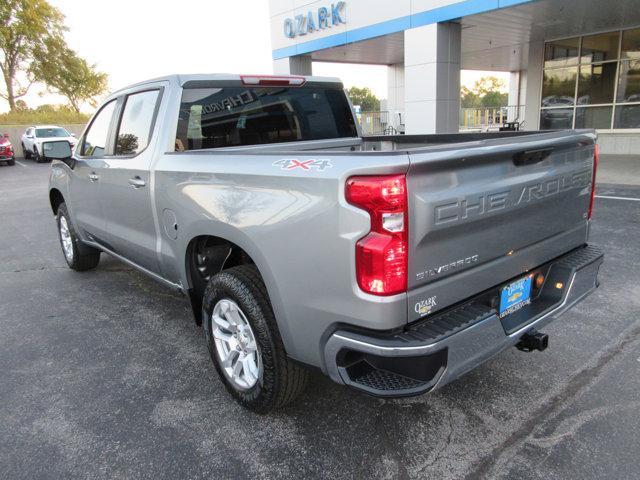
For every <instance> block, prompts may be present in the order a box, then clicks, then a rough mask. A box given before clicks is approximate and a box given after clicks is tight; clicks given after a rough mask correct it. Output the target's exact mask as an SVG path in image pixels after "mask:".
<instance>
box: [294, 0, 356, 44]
mask: <svg viewBox="0 0 640 480" xmlns="http://www.w3.org/2000/svg"><path fill="white" fill-rule="evenodd" d="M345 6H346V2H337V3H332V4H331V8H327V7H320V8H319V9H318V10H317V11H314V10H309V11H308V12H307V14H306V15H303V14H300V15H296V16H295V17H293V18H285V19H284V35H285V36H286V37H288V38H295V37H297V36H301V35H306V34H307V33H313V32H316V31H318V30H324V29H325V28H331V27H332V26H335V25H339V24H341V23H347V22H346V21H345V16H344V8H345Z"/></svg>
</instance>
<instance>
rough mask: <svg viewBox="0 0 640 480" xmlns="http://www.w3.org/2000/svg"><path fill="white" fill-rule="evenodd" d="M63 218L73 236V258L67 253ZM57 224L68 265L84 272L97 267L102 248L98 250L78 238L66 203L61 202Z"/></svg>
mask: <svg viewBox="0 0 640 480" xmlns="http://www.w3.org/2000/svg"><path fill="white" fill-rule="evenodd" d="M62 218H64V220H65V222H66V225H67V228H68V231H69V234H70V237H71V246H72V250H73V255H72V258H69V257H68V256H67V255H66V254H65V248H64V243H63V239H62V233H61V222H62ZM56 224H57V226H58V238H59V239H60V247H61V248H62V255H63V256H64V259H65V260H66V261H67V265H69V268H71V269H73V270H76V271H78V272H83V271H85V270H91V269H92V268H96V267H97V266H98V263H99V262H100V250H96V249H95V248H93V247H90V246H88V245H85V244H84V243H82V241H81V240H80V239H79V238H78V235H77V233H76V231H75V229H74V228H73V224H72V223H71V219H70V218H69V212H68V211H67V206H66V205H65V204H64V203H61V204H60V206H59V207H58V212H57V214H56Z"/></svg>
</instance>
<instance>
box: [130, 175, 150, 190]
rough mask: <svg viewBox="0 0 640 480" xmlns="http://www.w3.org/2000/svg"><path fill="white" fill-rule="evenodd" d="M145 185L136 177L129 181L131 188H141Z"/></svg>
mask: <svg viewBox="0 0 640 480" xmlns="http://www.w3.org/2000/svg"><path fill="white" fill-rule="evenodd" d="M146 184H147V182H145V181H144V180H142V179H141V178H140V177H138V176H136V177H133V178H130V179H129V185H131V186H132V187H133V188H142V187H144V186H145V185H146Z"/></svg>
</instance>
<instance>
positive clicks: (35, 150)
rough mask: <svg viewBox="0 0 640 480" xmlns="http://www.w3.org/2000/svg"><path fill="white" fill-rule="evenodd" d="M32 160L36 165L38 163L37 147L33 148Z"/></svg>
mask: <svg viewBox="0 0 640 480" xmlns="http://www.w3.org/2000/svg"><path fill="white" fill-rule="evenodd" d="M33 159H34V160H35V162H36V163H40V153H38V147H33Z"/></svg>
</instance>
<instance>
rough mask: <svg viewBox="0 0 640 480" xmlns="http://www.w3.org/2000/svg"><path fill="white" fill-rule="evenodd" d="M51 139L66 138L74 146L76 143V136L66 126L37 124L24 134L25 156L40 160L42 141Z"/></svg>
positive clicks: (22, 140)
mask: <svg viewBox="0 0 640 480" xmlns="http://www.w3.org/2000/svg"><path fill="white" fill-rule="evenodd" d="M51 140H66V141H68V142H69V144H70V145H71V148H73V147H74V146H75V144H76V141H77V140H76V137H75V136H74V135H73V133H69V132H68V131H67V130H66V129H65V128H62V127H59V126H57V125H36V126H33V127H29V128H27V129H26V130H25V132H24V133H23V134H22V139H21V142H22V151H23V152H24V158H33V159H34V160H35V161H36V162H40V161H41V160H42V158H43V156H42V143H43V142H46V141H51Z"/></svg>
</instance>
